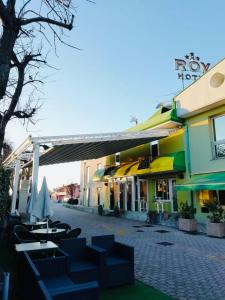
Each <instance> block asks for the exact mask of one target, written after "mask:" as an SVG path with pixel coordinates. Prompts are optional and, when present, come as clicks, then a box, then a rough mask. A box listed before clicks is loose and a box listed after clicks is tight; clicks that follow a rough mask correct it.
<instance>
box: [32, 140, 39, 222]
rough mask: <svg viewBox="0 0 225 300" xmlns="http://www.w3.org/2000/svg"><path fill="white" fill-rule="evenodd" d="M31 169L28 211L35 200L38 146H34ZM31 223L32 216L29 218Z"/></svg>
mask: <svg viewBox="0 0 225 300" xmlns="http://www.w3.org/2000/svg"><path fill="white" fill-rule="evenodd" d="M33 153H34V154H33V169H32V186H31V197H30V201H31V203H30V211H31V210H32V208H33V205H34V203H35V201H36V199H37V185H38V170H39V156H40V145H39V144H34V152H33ZM30 219H31V221H32V216H31V217H30Z"/></svg>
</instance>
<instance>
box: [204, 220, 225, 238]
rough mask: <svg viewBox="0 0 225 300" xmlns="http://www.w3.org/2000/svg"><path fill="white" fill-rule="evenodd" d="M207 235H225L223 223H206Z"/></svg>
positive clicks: (224, 224)
mask: <svg viewBox="0 0 225 300" xmlns="http://www.w3.org/2000/svg"><path fill="white" fill-rule="evenodd" d="M207 235H209V236H215V237H224V236H225V223H208V224H207Z"/></svg>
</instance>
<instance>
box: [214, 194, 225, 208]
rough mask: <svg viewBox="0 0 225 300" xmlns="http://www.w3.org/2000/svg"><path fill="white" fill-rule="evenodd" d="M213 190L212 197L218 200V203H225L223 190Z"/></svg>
mask: <svg viewBox="0 0 225 300" xmlns="http://www.w3.org/2000/svg"><path fill="white" fill-rule="evenodd" d="M212 192H213V198H216V199H218V200H219V203H220V205H223V206H224V205H225V191H223V190H221V191H212Z"/></svg>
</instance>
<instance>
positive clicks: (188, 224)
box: [178, 218, 197, 232]
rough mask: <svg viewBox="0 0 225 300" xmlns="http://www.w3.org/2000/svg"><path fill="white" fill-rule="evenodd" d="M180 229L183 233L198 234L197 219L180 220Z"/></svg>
mask: <svg viewBox="0 0 225 300" xmlns="http://www.w3.org/2000/svg"><path fill="white" fill-rule="evenodd" d="M178 227H179V230H182V231H187V232H196V231H197V222H196V220H195V219H183V218H179V221H178Z"/></svg>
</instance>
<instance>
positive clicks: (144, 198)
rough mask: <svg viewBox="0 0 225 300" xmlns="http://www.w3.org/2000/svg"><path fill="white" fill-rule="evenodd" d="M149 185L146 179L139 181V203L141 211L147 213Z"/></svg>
mask: <svg viewBox="0 0 225 300" xmlns="http://www.w3.org/2000/svg"><path fill="white" fill-rule="evenodd" d="M147 187H148V183H147V180H146V179H139V180H138V202H139V211H147V202H148V188H147Z"/></svg>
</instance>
